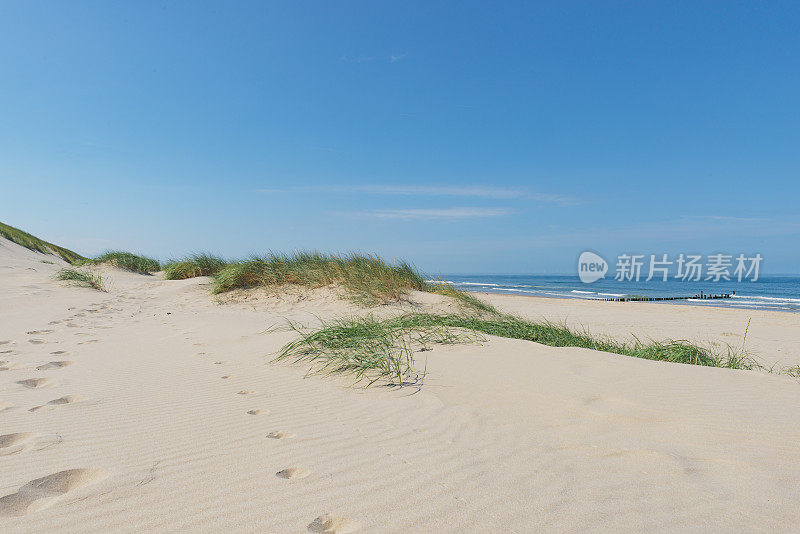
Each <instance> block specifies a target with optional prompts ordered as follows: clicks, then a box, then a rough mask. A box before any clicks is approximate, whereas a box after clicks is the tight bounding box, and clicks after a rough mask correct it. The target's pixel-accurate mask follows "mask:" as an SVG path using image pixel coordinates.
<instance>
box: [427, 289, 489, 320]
mask: <svg viewBox="0 0 800 534" xmlns="http://www.w3.org/2000/svg"><path fill="white" fill-rule="evenodd" d="M426 291H430V292H431V293H437V294H439V295H445V296H448V297H451V298H454V299H456V300H458V301H459V302H461V304H463V305H464V306H465V307H467V308H468V309H470V310H474V311H478V312H483V313H492V314H496V313H497V309H496V308H495V307H494V306H492V305H491V304H489V303H488V302H484V301H482V300H481V299H479V298H478V297H476V296H475V295H470V294H469V293H466V292H464V291H460V290H458V289H456V288H454V287H453V286H452V285H450V284H447V283H444V282H434V283H429V284H428V285H427V287H426Z"/></svg>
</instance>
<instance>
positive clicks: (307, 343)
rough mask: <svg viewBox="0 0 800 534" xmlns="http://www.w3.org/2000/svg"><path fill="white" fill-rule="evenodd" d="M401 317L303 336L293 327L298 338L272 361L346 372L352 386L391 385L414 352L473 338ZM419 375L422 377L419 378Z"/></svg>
mask: <svg viewBox="0 0 800 534" xmlns="http://www.w3.org/2000/svg"><path fill="white" fill-rule="evenodd" d="M407 317H410V316H403V317H398V318H394V319H387V320H383V321H379V320H376V319H374V318H373V317H365V318H352V319H337V320H335V321H333V322H330V323H326V324H324V325H323V327H322V328H321V329H319V330H317V331H315V332H305V331H303V330H302V329H300V328H298V327H297V326H296V325H295V324H290V326H291V327H292V329H293V330H295V331H296V332H297V333H298V334H300V339H298V340H296V341H293V342H291V343H289V344H287V345H286V346H284V347H283V349H281V351H280V353H279V354H278V356H277V357H276V358H275V359H276V360H282V359H293V360H294V361H295V362H300V361H309V362H311V363H312V371H314V372H320V373H328V374H330V373H351V374H353V375H355V378H356V382H358V381H361V380H362V379H367V380H369V383H368V384H367V385H370V384H372V383H374V382H375V381H377V380H380V379H386V380H391V381H392V382H394V383H396V384H403V383H404V381H406V380H407V379H409V378H410V377H412V375H413V374H414V352H415V351H419V350H425V349H426V348H428V346H429V345H431V344H434V343H465V342H469V341H471V340H473V339H474V338H475V336H474V334H470V333H469V332H458V331H456V330H453V329H450V328H446V327H444V326H440V325H424V326H417V325H414V324H409V323H408V321H406V318H407ZM424 374H425V373H424V370H423V372H422V377H421V378H420V381H421V380H422V378H424Z"/></svg>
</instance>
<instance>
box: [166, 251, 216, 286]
mask: <svg viewBox="0 0 800 534" xmlns="http://www.w3.org/2000/svg"><path fill="white" fill-rule="evenodd" d="M227 265H228V262H227V261H226V260H224V259H222V258H220V257H219V256H214V255H212V254H206V253H198V254H191V255H189V256H187V257H185V258H183V259H181V260H175V261H170V262H167V263H166V264H165V265H164V278H166V279H167V280H183V279H185V278H195V277H197V276H213V275H215V274H217V273H218V272H219V271H221V270H222V269H223V268H225V267H226V266H227Z"/></svg>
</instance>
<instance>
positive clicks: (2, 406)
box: [0, 401, 14, 412]
mask: <svg viewBox="0 0 800 534" xmlns="http://www.w3.org/2000/svg"><path fill="white" fill-rule="evenodd" d="M13 407H14V405H13V404H11V403H10V402H6V401H0V412H4V411H6V410H8V409H9V408H13Z"/></svg>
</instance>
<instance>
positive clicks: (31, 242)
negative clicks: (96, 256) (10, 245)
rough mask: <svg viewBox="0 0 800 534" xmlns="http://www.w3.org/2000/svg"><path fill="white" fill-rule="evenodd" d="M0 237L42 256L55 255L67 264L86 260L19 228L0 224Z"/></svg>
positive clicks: (75, 253)
mask: <svg viewBox="0 0 800 534" xmlns="http://www.w3.org/2000/svg"><path fill="white" fill-rule="evenodd" d="M0 236H3V237H4V238H6V239H8V240H9V241H13V242H14V243H16V244H18V245H20V246H23V247H25V248H27V249H30V250H33V251H36V252H41V253H42V254H55V255H56V256H59V257H60V258H61V259H63V260H64V261H66V262H67V263H71V264H76V263H79V262H81V261H85V260H86V258H84V257H83V256H81V255H80V254H78V253H77V252H73V251H71V250H69V249H66V248H64V247H59V246H58V245H54V244H52V243H48V242H47V241H44V240H42V239H39V238H38V237H36V236H33V235H31V234H29V233H27V232H23V231H22V230H20V229H19V228H14V227H13V226H9V225H7V224H3V223H0Z"/></svg>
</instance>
